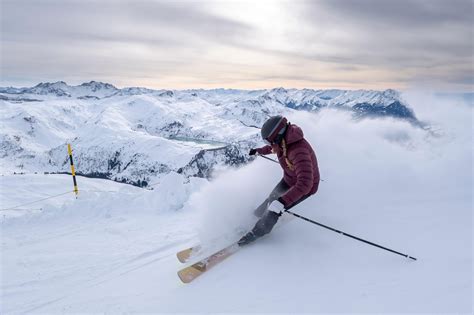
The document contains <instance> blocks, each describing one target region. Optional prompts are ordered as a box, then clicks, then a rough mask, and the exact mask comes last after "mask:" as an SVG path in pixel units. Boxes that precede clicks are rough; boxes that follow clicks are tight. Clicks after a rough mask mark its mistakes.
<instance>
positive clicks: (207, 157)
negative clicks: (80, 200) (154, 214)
mask: <svg viewBox="0 0 474 315" xmlns="http://www.w3.org/2000/svg"><path fill="white" fill-rule="evenodd" d="M0 103H1V104H2V106H1V112H2V115H1V121H2V128H1V132H0V159H1V160H2V163H1V164H2V166H1V172H2V173H13V172H33V171H35V172H38V171H40V172H68V170H69V162H68V158H67V152H66V143H71V144H72V147H73V150H74V159H75V164H76V169H77V172H78V174H82V175H86V176H92V177H103V178H108V179H112V180H115V181H120V182H126V183H131V184H134V185H138V186H147V185H149V184H150V182H153V181H158V180H159V179H160V178H161V177H162V176H163V175H164V174H168V173H170V172H177V173H180V174H183V175H184V176H185V177H186V178H189V177H193V176H194V177H205V178H209V177H210V176H212V171H213V170H215V169H216V168H218V167H222V166H238V165H241V164H244V163H247V162H248V161H249V159H250V157H249V156H248V155H247V152H248V149H249V148H251V147H254V146H256V145H261V144H262V143H261V140H260V138H259V128H260V127H261V126H262V124H263V122H264V121H265V120H266V119H267V118H268V117H269V116H271V115H277V114H282V115H285V114H288V113H291V112H293V111H308V112H318V111H320V110H322V109H326V108H329V109H335V110H343V111H347V112H350V113H351V114H352V115H353V117H354V119H368V118H391V119H401V120H405V121H408V122H409V123H411V124H413V125H415V126H422V125H423V124H422V123H421V122H420V121H419V120H418V119H417V118H416V116H415V114H414V112H413V110H412V109H411V108H410V106H409V105H408V104H407V103H406V102H405V101H404V100H403V99H402V97H401V96H400V93H399V92H398V91H395V90H391V89H388V90H385V91H373V90H356V91H351V90H312V89H284V88H275V89H263V90H235V89H212V90H204V89H189V90H163V89H161V90H154V89H148V88H140V87H127V88H117V87H115V86H113V85H112V84H109V83H102V82H96V81H90V82H88V83H83V84H80V85H77V86H71V85H68V84H67V83H65V82H63V81H59V82H55V83H40V84H38V85H36V86H33V87H24V88H15V87H0Z"/></svg>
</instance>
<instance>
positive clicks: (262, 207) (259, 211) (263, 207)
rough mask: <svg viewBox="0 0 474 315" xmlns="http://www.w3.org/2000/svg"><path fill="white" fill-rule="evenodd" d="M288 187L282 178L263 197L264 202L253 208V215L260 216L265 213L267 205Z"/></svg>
mask: <svg viewBox="0 0 474 315" xmlns="http://www.w3.org/2000/svg"><path fill="white" fill-rule="evenodd" d="M288 189H289V186H288V185H287V184H286V183H285V181H284V180H283V179H282V180H281V181H280V182H279V183H278V184H277V185H276V186H275V188H273V190H272V192H271V193H270V195H269V196H268V197H267V199H265V201H264V202H262V204H261V205H260V206H258V207H257V209H255V210H254V212H253V213H254V214H255V216H257V217H259V218H261V217H263V215H264V214H265V212H266V211H267V209H268V206H270V204H271V203H272V202H273V201H275V200H277V199H278V198H280V197H281V196H282V195H283V194H284V193H285V192H286V191H287V190H288Z"/></svg>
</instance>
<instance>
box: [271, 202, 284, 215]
mask: <svg viewBox="0 0 474 315" xmlns="http://www.w3.org/2000/svg"><path fill="white" fill-rule="evenodd" d="M268 211H273V212H275V213H277V214H280V215H281V214H282V213H283V212H284V211H285V205H284V204H283V203H282V202H281V201H280V200H275V201H273V202H272V203H271V204H270V206H269V207H268Z"/></svg>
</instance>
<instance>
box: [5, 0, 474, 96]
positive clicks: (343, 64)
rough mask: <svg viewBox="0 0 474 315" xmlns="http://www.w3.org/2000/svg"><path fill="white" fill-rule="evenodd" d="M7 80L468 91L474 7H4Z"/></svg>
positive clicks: (362, 3)
mask: <svg viewBox="0 0 474 315" xmlns="http://www.w3.org/2000/svg"><path fill="white" fill-rule="evenodd" d="M0 1H1V3H2V8H1V9H2V10H1V12H2V13H1V14H2V16H1V20H2V21H1V27H2V30H1V35H2V38H1V82H0V83H1V84H0V85H2V86H7V85H14V86H29V85H33V84H36V83H38V82H42V81H43V82H44V81H58V80H63V81H66V82H67V83H69V84H79V83H82V82H84V81H90V80H99V81H104V82H109V83H112V84H115V85H116V86H118V87H124V86H145V87H151V88H176V89H183V88H214V87H226V88H244V89H256V88H271V87H279V86H283V87H296V88H304V87H306V88H350V89H358V88H371V89H384V88H396V89H406V88H411V87H425V88H433V89H437V90H443V91H473V13H474V12H473V1H471V0H386V1H384V0H326V1H322V0H321V1H298V0H296V1H295V0H293V1H278V0H275V1H265V0H259V1H256V0H252V1H242V0H237V1H232V0H230V1H224V0H221V1H183V0H181V1H162V0H156V1H152V0H148V1H145V0H138V1H132V0H130V1H123V0H117V1H104V0H103V1H98V0H97V1H90V0H82V1H68V0H30V1H26V0H0Z"/></svg>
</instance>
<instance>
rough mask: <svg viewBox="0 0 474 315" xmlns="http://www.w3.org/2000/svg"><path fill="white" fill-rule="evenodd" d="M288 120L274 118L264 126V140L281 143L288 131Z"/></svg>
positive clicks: (279, 117)
mask: <svg viewBox="0 0 474 315" xmlns="http://www.w3.org/2000/svg"><path fill="white" fill-rule="evenodd" d="M286 125H287V120H286V118H285V117H283V116H273V117H270V118H268V120H267V121H266V122H265V123H264V124H263V126H262V130H261V133H262V139H263V140H265V141H268V142H270V143H280V142H281V140H282V139H283V137H284V135H285V131H286Z"/></svg>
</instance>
